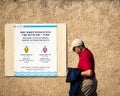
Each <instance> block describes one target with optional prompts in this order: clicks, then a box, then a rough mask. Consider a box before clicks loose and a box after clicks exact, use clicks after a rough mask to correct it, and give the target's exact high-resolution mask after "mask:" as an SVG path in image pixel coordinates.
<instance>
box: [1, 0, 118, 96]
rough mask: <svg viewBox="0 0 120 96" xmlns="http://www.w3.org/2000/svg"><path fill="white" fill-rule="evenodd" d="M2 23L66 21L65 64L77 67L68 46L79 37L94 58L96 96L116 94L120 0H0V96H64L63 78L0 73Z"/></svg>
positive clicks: (66, 95) (2, 59)
mask: <svg viewBox="0 0 120 96" xmlns="http://www.w3.org/2000/svg"><path fill="white" fill-rule="evenodd" d="M6 23H66V24H67V62H68V66H71V67H76V66H77V62H78V56H77V55H76V54H74V53H72V52H70V51H69V48H70V45H71V42H72V40H73V39H75V38H81V39H82V40H83V41H84V42H85V44H86V47H88V48H89V49H90V50H91V51H92V52H93V54H94V57H95V62H96V76H97V79H98V89H97V91H98V96H120V70H119V69H120V0H0V96H68V91H69V84H67V83H66V82H65V77H57V78H50V77H49V78H47V77H43V78H41V77H33V78H32V77H21V78H20V77H18V78H16V77H5V76H4V75H5V74H4V72H5V69H4V67H5V66H4V62H5V61H4V52H5V49H4V48H5V47H4V35H5V34H4V33H5V32H4V25H5V24H6ZM61 48H62V47H61Z"/></svg>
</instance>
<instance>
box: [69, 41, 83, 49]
mask: <svg viewBox="0 0 120 96" xmlns="http://www.w3.org/2000/svg"><path fill="white" fill-rule="evenodd" d="M81 45H83V41H82V40H81V39H75V40H73V41H72V45H71V48H70V51H73V48H74V47H77V46H81Z"/></svg>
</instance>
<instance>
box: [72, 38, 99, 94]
mask: <svg viewBox="0 0 120 96" xmlns="http://www.w3.org/2000/svg"><path fill="white" fill-rule="evenodd" d="M71 50H72V51H73V52H75V53H76V54H78V56H79V62H78V65H77V68H78V69H80V70H81V71H82V72H81V76H82V77H83V81H82V83H81V84H80V89H81V90H80V92H79V94H78V95H77V96H97V93H96V89H97V80H96V77H95V65H94V64H95V62H94V57H93V55H92V53H91V51H90V50H89V49H88V48H86V47H85V45H84V42H83V41H82V40H80V39H75V40H73V42H72V46H71Z"/></svg>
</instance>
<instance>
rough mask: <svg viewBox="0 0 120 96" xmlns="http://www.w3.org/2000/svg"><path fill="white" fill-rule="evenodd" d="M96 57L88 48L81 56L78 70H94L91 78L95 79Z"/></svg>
mask: <svg viewBox="0 0 120 96" xmlns="http://www.w3.org/2000/svg"><path fill="white" fill-rule="evenodd" d="M94 64H95V62H94V57H93V54H92V53H91V51H90V50H89V49H87V48H85V49H84V50H83V51H82V52H81V53H80V54H79V62H78V68H79V69H80V70H82V71H86V70H90V69H91V70H92V71H93V75H92V76H91V77H95V72H94ZM91 77H90V76H89V77H84V78H91Z"/></svg>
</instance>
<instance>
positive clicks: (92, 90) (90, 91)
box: [80, 79, 97, 96]
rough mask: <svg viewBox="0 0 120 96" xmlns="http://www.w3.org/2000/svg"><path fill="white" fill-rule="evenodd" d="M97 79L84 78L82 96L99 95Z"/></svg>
mask: <svg viewBox="0 0 120 96" xmlns="http://www.w3.org/2000/svg"><path fill="white" fill-rule="evenodd" d="M96 89H97V80H96V79H86V80H83V82H82V86H81V91H82V94H83V95H80V96H97V93H96Z"/></svg>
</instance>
